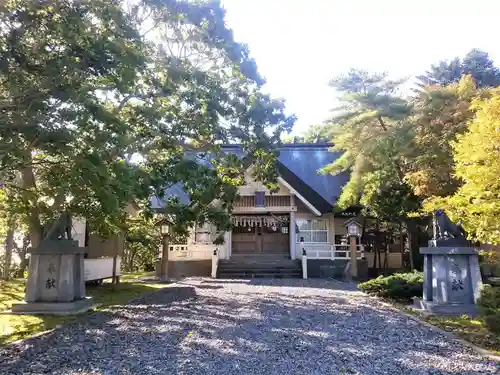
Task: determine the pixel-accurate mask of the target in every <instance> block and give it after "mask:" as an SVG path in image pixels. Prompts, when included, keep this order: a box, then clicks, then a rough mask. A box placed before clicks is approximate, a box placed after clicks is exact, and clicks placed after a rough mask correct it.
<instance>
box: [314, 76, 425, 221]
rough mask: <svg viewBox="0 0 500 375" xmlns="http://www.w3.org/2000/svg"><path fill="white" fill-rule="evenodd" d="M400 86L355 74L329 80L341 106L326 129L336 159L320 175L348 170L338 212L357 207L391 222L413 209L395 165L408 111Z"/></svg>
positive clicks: (399, 168)
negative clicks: (400, 93)
mask: <svg viewBox="0 0 500 375" xmlns="http://www.w3.org/2000/svg"><path fill="white" fill-rule="evenodd" d="M401 83H402V82H401V81H394V80H390V79H388V77H387V75H385V74H370V73H368V72H366V71H359V70H351V71H349V72H348V73H347V74H345V75H342V76H339V77H337V78H335V79H334V80H332V82H331V86H332V87H333V88H335V89H336V90H337V91H338V92H339V93H340V94H341V96H340V102H341V105H340V107H338V108H336V109H335V111H336V113H335V115H334V117H333V118H332V119H330V121H329V125H328V126H329V127H330V130H329V131H330V132H331V134H333V139H332V142H333V144H334V147H333V150H335V151H341V152H342V156H341V157H340V158H338V159H337V160H335V161H334V162H333V163H332V164H330V165H327V166H325V167H324V168H323V173H331V174H338V173H342V172H345V171H349V172H350V179H349V182H348V183H347V185H346V186H345V187H344V188H343V190H342V194H341V196H340V198H339V201H338V206H339V208H346V207H348V206H351V205H355V204H359V203H361V204H362V205H363V206H364V207H365V209H366V210H367V211H368V212H369V213H370V215H372V216H376V217H379V218H382V219H384V220H385V219H390V220H395V221H397V220H400V219H402V218H403V217H405V215H406V213H407V212H408V211H409V210H411V209H415V199H414V197H413V194H412V192H411V189H409V186H408V185H407V184H406V182H405V181H404V169H403V167H404V166H403V165H402V164H401V150H402V149H404V148H405V144H406V143H407V142H408V140H407V139H406V137H405V136H404V134H403V133H402V132H401V130H402V129H403V127H402V125H403V123H404V121H405V120H406V119H407V118H408V116H409V115H410V114H411V110H412V106H411V104H410V103H409V102H408V101H407V100H405V99H404V98H402V97H401V96H400V95H399V94H398V88H399V85H400V84H401Z"/></svg>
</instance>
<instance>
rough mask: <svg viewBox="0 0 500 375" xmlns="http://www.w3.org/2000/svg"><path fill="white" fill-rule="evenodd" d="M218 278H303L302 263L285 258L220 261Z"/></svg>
mask: <svg viewBox="0 0 500 375" xmlns="http://www.w3.org/2000/svg"><path fill="white" fill-rule="evenodd" d="M217 277H219V278H224V279H236V278H245V279H248V278H301V277H302V268H301V263H300V261H296V260H290V259H283V258H277V259H276V258H274V259H271V258H267V259H266V258H264V257H261V258H255V257H251V258H250V257H249V258H246V259H244V258H240V259H230V260H220V261H219V267H218V270H217Z"/></svg>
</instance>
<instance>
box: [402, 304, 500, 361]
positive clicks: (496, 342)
mask: <svg viewBox="0 0 500 375" xmlns="http://www.w3.org/2000/svg"><path fill="white" fill-rule="evenodd" d="M393 304H394V305H396V307H398V308H399V309H401V310H403V311H405V312H407V313H409V314H411V315H414V316H416V317H417V318H419V319H420V320H423V321H424V322H427V323H429V324H432V325H433V326H436V327H438V328H441V329H442V330H443V331H447V332H451V333H453V334H454V335H455V336H457V337H459V338H461V339H463V340H465V341H468V342H470V343H472V344H474V345H476V346H479V347H480V348H483V349H487V350H490V351H492V352H494V353H495V354H498V355H500V336H499V335H497V334H495V333H493V332H491V331H489V330H488V328H487V327H486V326H485V324H484V323H483V322H482V321H481V320H478V319H477V318H476V319H475V318H471V317H469V316H467V315H462V316H459V317H454V316H435V315H427V314H422V313H420V312H418V311H415V310H413V309H410V308H408V307H406V306H403V305H399V304H395V303H393Z"/></svg>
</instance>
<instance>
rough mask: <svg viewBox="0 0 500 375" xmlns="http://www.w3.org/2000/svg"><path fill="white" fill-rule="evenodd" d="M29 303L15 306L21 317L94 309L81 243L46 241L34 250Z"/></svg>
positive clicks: (29, 275)
mask: <svg viewBox="0 0 500 375" xmlns="http://www.w3.org/2000/svg"><path fill="white" fill-rule="evenodd" d="M30 253H31V258H30V265H29V272H28V282H27V284H26V294H25V298H24V299H25V301H26V302H25V303H17V304H14V305H13V306H12V312H14V313H19V314H57V315H62V314H75V313H79V312H83V311H86V310H89V309H91V308H92V299H91V298H88V297H87V298H86V297H85V279H84V268H83V267H84V261H83V256H84V253H85V248H83V247H78V241H72V240H45V241H42V243H41V244H40V246H39V247H37V248H32V249H30Z"/></svg>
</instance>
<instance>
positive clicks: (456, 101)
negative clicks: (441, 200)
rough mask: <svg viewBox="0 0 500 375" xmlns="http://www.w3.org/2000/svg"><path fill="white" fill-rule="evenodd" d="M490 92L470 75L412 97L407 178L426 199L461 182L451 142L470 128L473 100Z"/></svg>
mask: <svg viewBox="0 0 500 375" xmlns="http://www.w3.org/2000/svg"><path fill="white" fill-rule="evenodd" d="M487 94H488V92H487V91H485V90H478V89H477V88H476V85H475V84H474V81H473V79H472V77H471V76H470V75H464V76H462V79H461V80H460V81H459V82H458V83H453V84H450V85H448V86H444V87H443V86H427V87H425V88H424V89H423V90H422V91H420V92H419V93H418V94H417V96H415V97H414V98H412V102H413V104H414V113H413V116H412V117H411V118H409V119H408V120H407V126H406V131H407V132H408V133H407V136H408V138H409V139H410V142H409V144H408V147H407V149H406V152H405V153H404V158H405V181H407V182H408V183H409V184H410V186H411V187H412V189H413V191H414V193H415V194H416V195H418V196H420V197H422V198H424V199H425V198H430V197H434V196H447V195H450V194H453V193H454V192H455V191H456V190H457V188H458V187H459V186H460V184H461V181H460V179H459V178H457V177H456V176H455V175H454V160H453V151H452V147H451V142H453V141H454V140H456V139H457V136H458V135H459V134H463V133H464V132H465V131H467V129H468V122H469V121H470V120H471V119H472V117H473V115H474V109H472V108H471V103H472V101H473V100H474V99H475V98H476V97H480V96H485V95H487Z"/></svg>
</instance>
